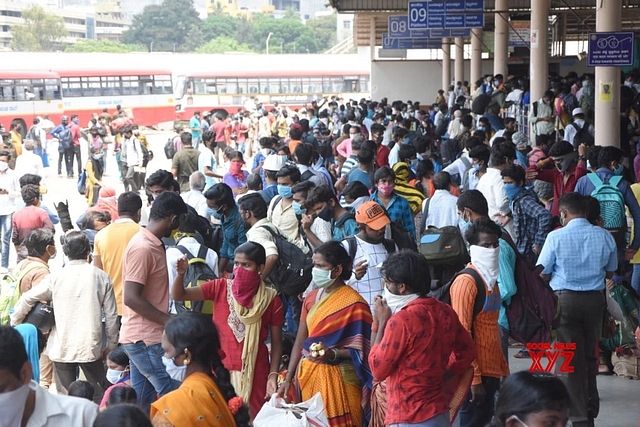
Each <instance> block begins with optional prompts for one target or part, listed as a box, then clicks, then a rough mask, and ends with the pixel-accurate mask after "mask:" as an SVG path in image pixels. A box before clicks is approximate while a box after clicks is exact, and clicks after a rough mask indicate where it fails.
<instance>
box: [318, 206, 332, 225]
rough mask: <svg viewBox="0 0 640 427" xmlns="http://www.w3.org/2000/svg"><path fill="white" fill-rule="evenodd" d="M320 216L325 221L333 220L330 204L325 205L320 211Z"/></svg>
mask: <svg viewBox="0 0 640 427" xmlns="http://www.w3.org/2000/svg"><path fill="white" fill-rule="evenodd" d="M318 218H320V219H321V220H323V221H327V222H329V221H331V210H330V209H329V205H327V206H325V207H324V208H323V209H322V210H321V211H320V212H319V213H318Z"/></svg>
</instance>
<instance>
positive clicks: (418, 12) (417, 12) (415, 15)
mask: <svg viewBox="0 0 640 427" xmlns="http://www.w3.org/2000/svg"><path fill="white" fill-rule="evenodd" d="M427 3H428V2H426V1H410V2H409V27H410V28H411V29H420V28H428V27H427V16H428V15H427Z"/></svg>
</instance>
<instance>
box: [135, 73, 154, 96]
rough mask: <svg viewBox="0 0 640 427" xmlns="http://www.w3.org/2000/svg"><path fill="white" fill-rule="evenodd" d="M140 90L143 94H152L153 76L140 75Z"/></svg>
mask: <svg viewBox="0 0 640 427" xmlns="http://www.w3.org/2000/svg"><path fill="white" fill-rule="evenodd" d="M138 79H139V80H138V81H139V83H138V84H139V85H140V86H139V90H140V93H141V94H142V95H151V94H153V93H154V91H153V77H151V76H139V77H138Z"/></svg>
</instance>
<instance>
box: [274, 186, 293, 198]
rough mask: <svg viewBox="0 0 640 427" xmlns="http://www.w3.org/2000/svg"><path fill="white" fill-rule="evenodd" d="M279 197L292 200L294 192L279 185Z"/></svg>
mask: <svg viewBox="0 0 640 427" xmlns="http://www.w3.org/2000/svg"><path fill="white" fill-rule="evenodd" d="M278 195H279V196H280V197H282V198H283V199H290V198H292V197H293V192H292V191H291V187H287V186H286V185H280V184H278Z"/></svg>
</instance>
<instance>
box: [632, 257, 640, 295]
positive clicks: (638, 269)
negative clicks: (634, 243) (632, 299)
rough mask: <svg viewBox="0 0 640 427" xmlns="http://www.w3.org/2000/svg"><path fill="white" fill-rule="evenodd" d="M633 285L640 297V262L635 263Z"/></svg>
mask: <svg viewBox="0 0 640 427" xmlns="http://www.w3.org/2000/svg"><path fill="white" fill-rule="evenodd" d="M631 287H632V288H633V290H634V291H636V294H637V295H638V297H640V264H633V275H632V276H631Z"/></svg>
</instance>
